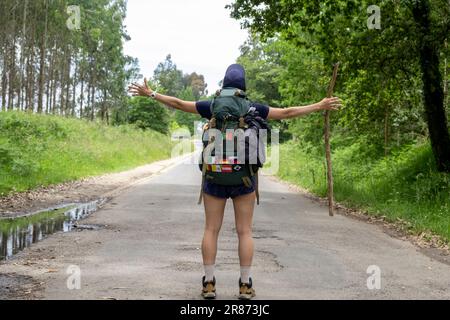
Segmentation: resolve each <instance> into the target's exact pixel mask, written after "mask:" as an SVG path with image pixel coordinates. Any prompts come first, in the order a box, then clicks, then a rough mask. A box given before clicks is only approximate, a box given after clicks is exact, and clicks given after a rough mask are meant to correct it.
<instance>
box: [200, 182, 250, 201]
mask: <svg viewBox="0 0 450 320" xmlns="http://www.w3.org/2000/svg"><path fill="white" fill-rule="evenodd" d="M203 192H204V193H206V194H209V195H211V196H214V197H218V198H223V199H228V198H231V199H234V198H236V197H239V196H243V195H246V194H249V193H252V192H255V178H252V186H251V187H250V188H249V187H246V186H245V185H244V184H242V185H239V186H221V185H218V184H215V183H211V182H208V181H205V185H204V187H203Z"/></svg>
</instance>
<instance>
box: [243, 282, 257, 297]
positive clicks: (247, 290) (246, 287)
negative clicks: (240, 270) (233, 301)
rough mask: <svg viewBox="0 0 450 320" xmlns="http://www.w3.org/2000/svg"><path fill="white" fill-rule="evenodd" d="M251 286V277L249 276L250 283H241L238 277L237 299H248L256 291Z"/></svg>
mask: <svg viewBox="0 0 450 320" xmlns="http://www.w3.org/2000/svg"><path fill="white" fill-rule="evenodd" d="M252 287H253V282H252V278H250V283H242V282H241V279H239V299H240V300H250V299H251V298H253V297H254V296H255V295H256V293H255V289H253V288H252Z"/></svg>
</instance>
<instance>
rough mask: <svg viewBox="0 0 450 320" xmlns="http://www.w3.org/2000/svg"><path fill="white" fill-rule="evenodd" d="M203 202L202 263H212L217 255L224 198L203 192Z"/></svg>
mask: <svg viewBox="0 0 450 320" xmlns="http://www.w3.org/2000/svg"><path fill="white" fill-rule="evenodd" d="M203 200H204V204H205V232H204V235H203V241H202V255H203V264H204V265H214V264H215V263H216V255H217V240H218V238H219V232H220V228H221V227H222V221H223V214H224V210H225V204H226V202H227V200H226V199H222V198H217V197H214V196H210V195H208V194H204V198H203Z"/></svg>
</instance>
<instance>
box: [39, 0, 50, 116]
mask: <svg viewBox="0 0 450 320" xmlns="http://www.w3.org/2000/svg"><path fill="white" fill-rule="evenodd" d="M44 7H45V8H44V10H45V22H44V32H43V33H42V37H41V48H40V63H39V91H38V110H37V111H38V113H42V110H43V104H44V81H45V80H44V79H45V52H46V50H47V28H48V0H44Z"/></svg>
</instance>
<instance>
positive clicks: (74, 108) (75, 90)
mask: <svg viewBox="0 0 450 320" xmlns="http://www.w3.org/2000/svg"><path fill="white" fill-rule="evenodd" d="M77 73H78V63H77V59H75V71H74V73H73V80H72V106H71V107H72V117H75V115H76V114H75V111H76V105H77V101H76V97H77Z"/></svg>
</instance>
